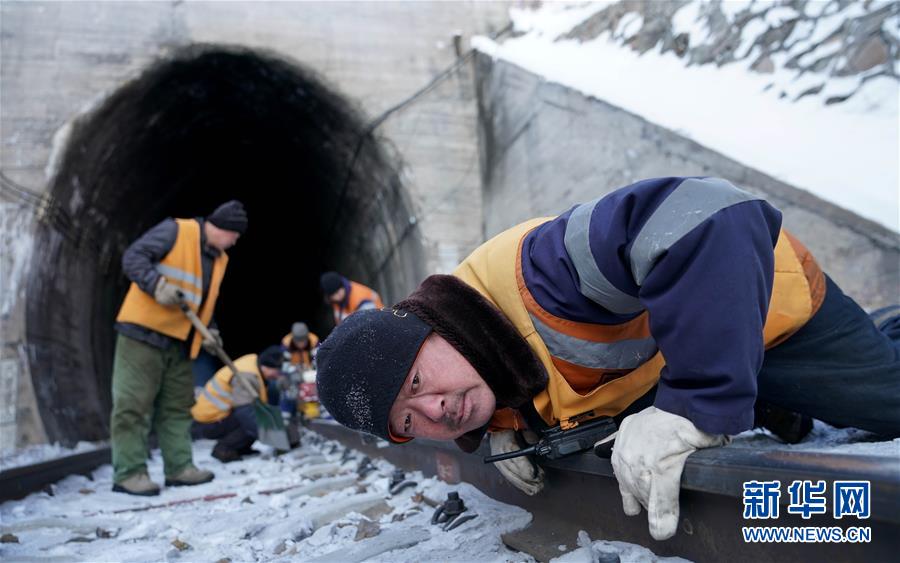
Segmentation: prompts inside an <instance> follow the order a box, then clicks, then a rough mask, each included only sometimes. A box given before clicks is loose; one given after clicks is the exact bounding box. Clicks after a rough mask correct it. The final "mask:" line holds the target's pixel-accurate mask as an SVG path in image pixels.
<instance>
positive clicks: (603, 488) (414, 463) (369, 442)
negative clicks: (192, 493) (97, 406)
mask: <svg viewBox="0 0 900 563" xmlns="http://www.w3.org/2000/svg"><path fill="white" fill-rule="evenodd" d="M310 428H311V429H312V430H313V431H315V432H317V433H319V434H320V435H322V436H324V437H326V438H329V439H333V440H337V441H338V442H340V443H342V444H343V445H344V446H346V447H349V448H352V449H354V450H358V451H360V452H362V453H365V454H366V455H368V456H370V457H372V458H375V457H381V458H384V459H387V460H388V461H389V462H391V463H392V464H394V465H396V466H398V467H402V468H404V469H407V470H418V471H421V472H423V473H424V474H426V475H428V476H438V477H440V478H442V479H443V480H445V481H447V482H450V483H456V482H460V481H465V482H468V483H470V484H472V485H474V486H476V487H478V488H479V489H481V490H482V491H483V492H485V493H486V494H487V495H489V496H491V497H492V498H495V499H497V500H499V501H502V502H507V503H510V504H515V505H518V506H521V507H522V508H524V509H526V510H528V511H529V512H531V513H532V515H533V517H534V519H533V521H532V523H531V525H530V527H528V528H526V529H524V530H522V531H519V532H514V533H511V534H506V535H505V536H504V537H503V540H504V542H505V543H506V544H507V545H508V546H509V547H510V548H512V549H515V550H518V551H521V552H525V553H529V554H531V555H532V556H533V557H535V558H536V559H538V560H540V561H547V560H549V559H550V558H553V557H556V556H559V555H560V552H559V550H558V549H557V546H559V545H561V544H571V543H572V541H573V538H574V537H575V536H576V534H577V532H578V531H579V530H585V531H587V532H588V533H589V535H590V536H591V537H592V538H603V539H609V540H620V541H627V542H631V543H636V544H640V545H644V546H647V547H649V548H650V549H652V550H653V551H654V552H655V553H656V554H657V555H678V556H681V557H686V558H689V559H692V560H694V561H723V560H728V561H732V562H739V561H754V562H757V561H790V560H798V561H820V560H833V561H889V560H895V557H896V554H897V553H900V467H896V466H895V464H894V465H892V461H891V460H887V459H885V458H879V457H868V456H857V455H838V454H827V453H813V452H797V451H780V450H755V449H750V448H725V449H718V450H705V451H701V452H698V453H696V454H694V455H692V456H691V457H690V458H689V460H688V463H687V465H686V467H685V471H684V476H683V480H682V485H683V492H682V496H681V522H680V529H679V532H678V534H677V535H676V536H675V537H674V538H672V539H670V540H667V541H664V542H657V541H655V540H653V539H652V538H651V537H650V535H649V533H648V532H647V524H646V517H645V516H641V517H634V518H629V517H626V516H625V515H624V513H623V512H622V508H621V501H620V500H619V495H618V486H617V484H616V481H615V479H614V477H613V473H612V467H611V465H610V462H609V460H606V459H601V458H598V457H596V456H594V455H593V454H584V455H579V456H572V457H569V458H565V459H562V460H557V461H552V462H546V463H544V464H543V466H544V468H545V470H546V473H547V487H546V488H545V490H544V491H543V492H542V493H541V494H539V495H538V496H536V497H528V496H526V495H524V494H523V493H521V492H520V491H518V490H517V489H515V488H513V487H512V486H510V485H509V484H508V483H507V482H506V481H505V480H504V479H503V477H501V476H500V474H499V472H497V471H496V469H494V468H493V467H490V466H488V465H485V464H484V463H482V461H481V456H483V455H486V454H487V452H486V451H484V450H480V451H479V452H477V454H478V455H471V454H464V453H462V452H460V451H459V450H457V449H456V447H455V446H454V445H453V444H452V443H444V442H435V441H430V440H420V439H417V440H414V441H412V442H411V443H410V444H406V445H404V446H402V447H394V446H390V447H388V446H387V443H386V442H384V441H381V440H377V439H374V438H371V437H368V436H365V435H362V434H359V433H357V432H354V431H351V430H348V429H346V428H344V427H342V426H339V425H337V424H335V423H333V422H330V421H326V420H316V421H313V422H312V423H311V424H310ZM109 455H110V454H109V449H108V448H103V449H99V450H94V451H91V452H85V453H81V454H76V455H72V456H67V457H64V458H59V459H55V460H51V461H46V462H42V463H38V464H34V465H30V466H24V467H18V468H14V469H10V470H7V471H3V472H0V500H2V501H6V500H13V499H17V498H22V497H24V496H26V495H27V494H29V493H31V492H35V491H40V490H46V487H47V486H48V485H49V484H50V483H53V482H55V481H57V480H59V479H62V478H64V477H66V476H68V475H72V474H83V475H89V474H90V472H91V471H92V470H93V469H94V468H96V467H97V466H99V465H101V464H104V463H109V459H110V458H109ZM795 479H799V480H805V479H809V480H812V481H819V480H822V481H826V482H828V483H829V488H828V490H829V491H830V490H832V489H831V487H832V484H833V482H834V481H835V480H843V479H854V480H867V481H869V482H870V483H871V490H872V494H871V501H872V506H871V517H870V518H869V519H867V520H861V521H857V520H856V519H854V518H851V519H844V521H841V520H834V519H832V518H831V516H830V514H828V515H821V516H813V517H811V518H810V519H808V520H804V519H802V518H801V517H799V516H796V515H790V514H786V511H785V510H784V508H785V506H786V505H787V503H788V502H789V499H788V495H787V494H786V493H783V494H782V496H781V499H780V502H781V504H782V510H781V513H782V516H781V518H779V519H778V520H777V522H771V521H762V522H760V521H747V520H744V519H743V503H742V493H743V483H744V482H745V481H751V480H757V481H765V480H780V481H781V482H782V484H785V485H786V483H789V482H791V481H793V480H795ZM747 525H777V526H803V527H806V526H839V527H841V528H846V527H848V526H852V525H858V526H868V527H870V528H871V532H872V541H871V543H868V544H850V543H847V544H824V543H819V544H797V543H793V544H778V543H745V542H744V541H743V537H742V535H741V527H742V526H747Z"/></svg>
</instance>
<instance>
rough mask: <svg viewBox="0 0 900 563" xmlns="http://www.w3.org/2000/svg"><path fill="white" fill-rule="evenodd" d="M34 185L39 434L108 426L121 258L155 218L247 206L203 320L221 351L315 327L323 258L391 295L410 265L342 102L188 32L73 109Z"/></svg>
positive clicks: (68, 434) (386, 182)
mask: <svg viewBox="0 0 900 563" xmlns="http://www.w3.org/2000/svg"><path fill="white" fill-rule="evenodd" d="M48 191H49V193H50V201H51V204H50V205H48V206H47V209H46V210H45V212H44V213H43V214H42V220H41V221H40V222H39V226H38V229H37V233H36V239H35V251H34V254H33V256H34V258H33V262H32V265H31V269H30V274H29V281H28V284H29V285H28V288H29V289H28V296H27V308H26V331H27V339H28V342H29V344H30V346H29V347H28V353H29V358H28V365H29V369H30V373H31V378H32V382H33V385H34V389H35V394H36V399H37V408H38V410H39V411H40V416H41V419H42V421H43V424H44V426H45V430H46V432H47V436H48V438H49V440H50V441H51V442H52V441H62V442H64V443H71V442H73V441H75V440H97V439H104V438H105V437H106V436H107V435H108V417H109V409H110V406H111V394H110V380H111V373H112V358H113V346H114V341H115V332H114V330H113V322H114V317H115V315H116V312H117V310H118V307H119V305H120V303H121V300H122V298H123V296H124V294H125V291H126V290H127V287H128V280H127V279H126V278H125V276H124V275H123V274H122V271H121V255H122V252H123V251H124V249H125V248H126V247H127V245H128V244H129V243H130V242H131V241H133V240H134V239H136V238H137V237H138V236H139V235H140V234H141V233H142V232H143V231H145V230H146V229H148V228H150V227H151V226H153V225H154V224H156V223H157V222H159V221H160V220H162V219H164V218H165V217H169V216H176V217H192V216H200V215H205V214H208V213H209V212H210V211H212V209H214V208H215V206H217V205H218V204H220V203H222V202H224V201H227V200H229V199H232V198H237V199H240V200H242V201H243V202H244V204H245V205H246V207H247V210H248V214H249V217H250V224H249V229H248V232H247V233H246V235H245V236H244V237H242V238H241V240H240V241H239V243H238V245H237V246H236V247H234V248H233V249H232V250H231V251H229V255H230V257H231V262H230V264H229V270H228V273H227V275H226V278H225V281H224V284H223V288H222V292H221V295H220V299H219V302H218V306H217V311H216V316H215V318H216V322H217V323H218V325H219V327H220V328H221V330H222V334H223V336H224V338H225V344H226V348H227V349H228V351H229V353H230V354H231V355H232V356H233V357H236V356H239V355H241V354H245V353H251V352H256V351H258V350H259V349H261V348H262V347H264V346H266V345H268V344H272V343H275V342H276V341H277V339H278V338H280V337H281V336H282V335H283V334H285V333H286V332H287V331H288V330H289V327H290V324H291V322H293V321H295V320H299V319H305V320H308V321H309V322H310V324H311V325H312V328H313V330H317V331H319V332H320V333H321V332H323V331H324V332H327V331H328V330H329V329H330V327H331V323H330V320H329V319H328V315H327V312H326V309H325V306H324V304H323V303H322V302H321V298H320V296H319V293H318V276H319V273H320V272H321V271H323V270H325V269H337V270H340V271H343V272H345V273H347V274H348V275H350V276H354V277H357V278H359V279H362V280H365V281H368V282H370V283H372V284H373V285H375V286H376V287H378V288H379V289H380V290H381V291H382V292H383V293H384V294H385V297H386V298H387V299H388V300H389V299H390V298H392V297H397V296H395V295H391V293H396V291H397V290H398V288H408V287H409V285H410V283H415V281H417V280H418V279H421V277H422V275H423V273H424V272H423V271H422V270H423V266H422V264H423V260H422V255H423V251H422V248H421V246H422V244H421V240H420V237H419V236H418V232H417V228H416V226H415V222H414V221H411V220H410V218H412V217H414V212H413V210H412V204H411V203H410V200H409V198H408V195H407V193H406V191H405V189H404V187H403V186H402V184H401V180H400V163H399V158H398V157H397V156H396V155H395V154H393V153H392V152H391V151H390V147H389V146H385V144H384V143H382V142H381V141H379V139H378V138H376V137H375V135H374V134H373V132H372V130H371V128H370V127H368V125H367V121H366V118H365V117H364V116H363V114H362V112H361V111H360V110H359V109H357V107H356V106H355V105H354V103H353V102H351V101H349V100H348V99H347V98H345V97H344V96H343V95H342V94H340V93H339V92H338V91H337V90H335V89H334V88H333V87H331V86H329V85H328V84H327V83H326V82H325V81H324V80H323V79H321V78H320V77H319V76H317V75H316V74H315V73H313V72H312V71H310V70H309V69H307V68H305V67H303V66H302V65H301V64H298V63H295V62H292V61H290V60H288V59H286V58H284V57H282V56H280V55H275V54H273V53H269V52H262V51H251V50H247V49H243V48H235V47H222V46H209V45H206V46H196V45H195V46H190V47H186V48H182V49H181V50H179V51H176V52H175V53H174V54H173V55H172V56H169V57H167V58H164V59H161V60H158V61H156V62H154V63H152V64H151V65H149V66H148V67H147V68H146V69H145V70H144V71H143V72H141V73H140V74H139V75H138V76H137V77H135V78H134V79H133V80H131V81H129V82H127V83H125V84H124V85H122V86H121V87H120V88H119V89H118V90H117V91H115V92H113V93H112V94H111V95H110V96H109V97H107V98H106V99H105V100H104V101H103V102H102V103H100V104H99V105H98V106H97V107H95V108H94V109H92V110H91V111H89V112H88V113H86V114H84V115H82V116H80V117H79V118H77V119H76V120H75V121H74V122H73V124H72V129H71V132H70V133H69V136H68V141H67V143H66V145H65V148H64V149H63V152H62V153H61V157H60V160H59V164H58V168H57V169H56V173H55V175H54V176H53V178H52V179H51V180H50V185H49V190H48ZM410 235H412V236H410Z"/></svg>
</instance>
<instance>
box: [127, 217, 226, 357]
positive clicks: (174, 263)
mask: <svg viewBox="0 0 900 563" xmlns="http://www.w3.org/2000/svg"><path fill="white" fill-rule="evenodd" d="M175 222H176V224H177V225H178V234H177V236H176V238H175V243H174V244H173V245H172V248H171V250H169V252H168V254H166V255H165V256H164V257H163V259H162V260H160V262H159V264H157V265H156V266H155V267H156V269H157V271H158V272H160V273H161V274H162V275H164V276H165V277H166V279H167V280H168V281H169V282H170V283H172V284H173V285H175V286H177V287H178V289H180V290H181V291H182V292H184V294H185V296H186V297H187V301H188V303H189V304H190V306H191V308H192V309H193V310H194V312H196V313H197V316H198V317H200V320H201V321H202V322H203V324H205V325H207V326H209V323H210V321H211V320H212V316H213V310H214V309H215V306H216V300H217V299H218V296H219V287H220V285H221V283H222V278H223V277H224V276H225V269H226V268H227V266H228V255H227V254H225V253H224V252H221V253H220V254H219V256H218V257H217V258H216V259H215V260H214V261H213V266H212V273H211V276H210V285H209V290H208V291H207V292H206V299H205V300H202V302H201V296H202V295H203V283H202V278H203V258H202V255H201V253H202V250H201V248H200V245H201V241H202V236H201V233H200V223H199V222H198V221H197V220H195V219H175ZM116 321H118V322H125V323H132V324H136V325H140V326H143V327H146V328H149V329H151V330H154V331H156V332H159V333H160V334H165V335H166V336H170V337H172V338H175V339H177V340H187V338H188V336H189V335H190V334H191V330H192V328H193V327H192V326H191V322H190V321H189V320H188V318H187V317H186V316H185V315H184V313H182V312H181V309H179V308H178V307H177V306H174V305H172V306H166V305H160V304H159V303H157V302H156V300H155V299H154V298H153V296H152V295H150V294H148V293H145V292H144V291H143V290H142V289H141V288H140V287H138V285H137V284H136V283H133V282H132V284H131V286H130V287H129V288H128V293H127V294H126V295H125V300H124V301H123V302H122V307H121V308H120V309H119V314H118V315H117V316H116ZM202 341H203V338H202V337H201V336H200V334H198V333H196V332H195V333H194V337H193V339H192V341H191V345H190V357H191V359H194V358H196V357H197V355H198V354H199V352H200V344H201V343H202Z"/></svg>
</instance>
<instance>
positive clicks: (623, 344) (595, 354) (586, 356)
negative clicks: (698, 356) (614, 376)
mask: <svg viewBox="0 0 900 563" xmlns="http://www.w3.org/2000/svg"><path fill="white" fill-rule="evenodd" d="M530 316H531V322H532V323H533V324H534V328H535V330H537V332H538V334H539V335H541V339H542V340H543V341H544V344H546V345H547V349H548V350H550V353H551V354H553V355H554V356H555V357H557V358H560V359H563V360H565V361H567V362H569V363H572V364H576V365H579V366H583V367H586V368H593V369H607V370H609V369H614V370H621V369H634V368H636V367H638V366H639V365H641V364H643V363H644V362H646V361H647V360H649V359H650V358H652V357H653V355H654V354H656V352H657V347H656V341H655V340H654V339H653V337H651V336H648V337H647V338H636V339H626V340H619V341H616V342H593V341H590V340H583V339H581V338H577V337H574V336H570V335H568V334H564V333H562V332H559V331H556V330H553V329H552V328H550V327H549V326H547V325H545V324H544V323H542V322H541V321H540V319H538V318H537V317H536V316H535V315H530Z"/></svg>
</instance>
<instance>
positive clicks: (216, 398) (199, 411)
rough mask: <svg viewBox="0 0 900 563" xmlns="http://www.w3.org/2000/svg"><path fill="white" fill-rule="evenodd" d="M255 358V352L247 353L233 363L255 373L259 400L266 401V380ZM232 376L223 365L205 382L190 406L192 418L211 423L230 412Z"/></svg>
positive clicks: (232, 399)
mask: <svg viewBox="0 0 900 563" xmlns="http://www.w3.org/2000/svg"><path fill="white" fill-rule="evenodd" d="M256 358H257V356H256V354H247V355H246V356H241V357H240V358H238V359H237V360H235V361H234V365H235V367H236V368H237V369H238V371H245V372H248V373H255V374H256V377H257V381H258V383H259V386H258V387H257V389H256V390H257V391H258V392H259V400H260V401H262V402H263V403H267V402H268V400H269V395H268V392H267V391H266V382H265V379H264V378H263V376H262V373H260V371H259V366H257V365H256ZM232 377H234V374H233V373H231V369H230V368H229V367H228V366H225V367H223V368H222V369H220V370H219V371H217V372H216V373H215V375H213V376H212V377H211V378H210V380H209V381H207V382H206V386H205V387H204V388H203V391H201V392H200V396H199V397H197V401H196V402H195V403H194V406H193V407H191V416H193V417H194V420H196V421H197V422H200V423H202V424H211V423H213V422H218V421H220V420H222V419H224V418H226V417H227V416H228V415H229V414H231V408H232V405H233V404H234V398H233V397H232V394H231V391H232V389H233V387H232V385H231V378H232Z"/></svg>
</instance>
